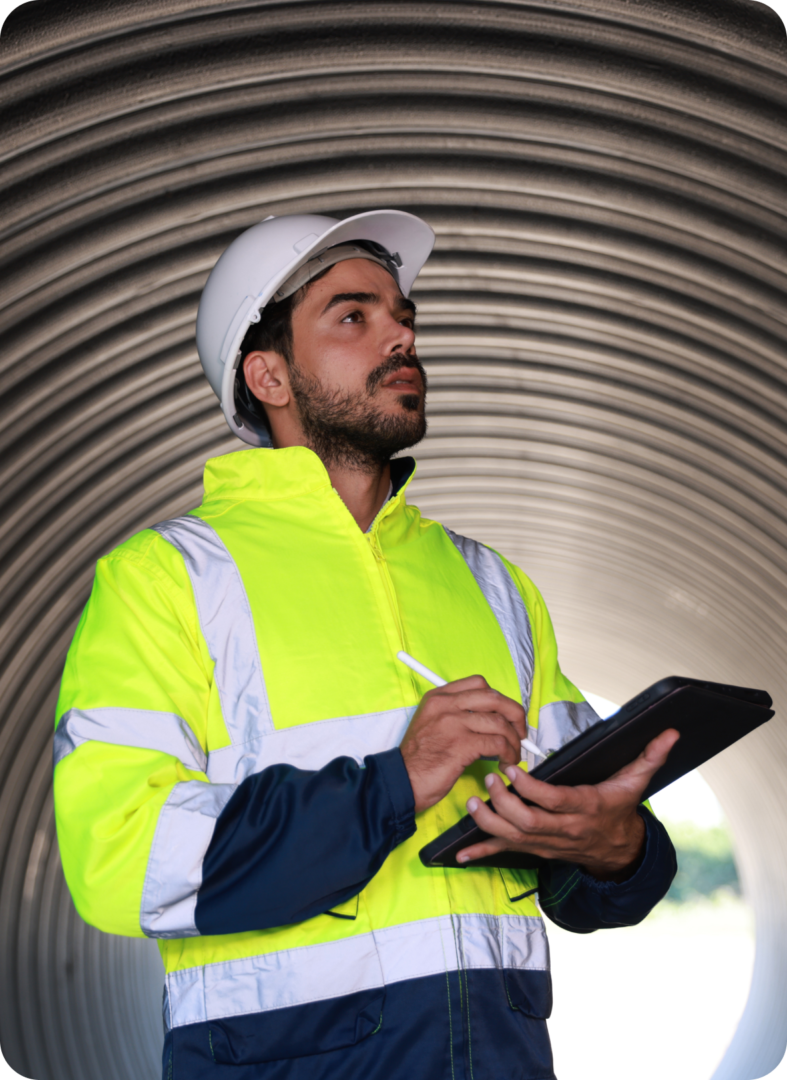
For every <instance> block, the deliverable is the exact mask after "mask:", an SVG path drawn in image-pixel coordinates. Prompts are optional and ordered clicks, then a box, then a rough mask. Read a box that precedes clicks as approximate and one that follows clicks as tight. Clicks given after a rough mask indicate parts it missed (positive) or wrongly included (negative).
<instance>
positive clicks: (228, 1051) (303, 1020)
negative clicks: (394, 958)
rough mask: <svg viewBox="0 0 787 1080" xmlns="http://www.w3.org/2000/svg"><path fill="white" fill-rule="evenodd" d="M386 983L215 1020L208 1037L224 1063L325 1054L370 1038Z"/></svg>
mask: <svg viewBox="0 0 787 1080" xmlns="http://www.w3.org/2000/svg"><path fill="white" fill-rule="evenodd" d="M384 1001H385V990H384V989H383V988H382V987H379V988H376V989H373V990H366V991H360V992H358V993H355V994H348V995H346V996H344V997H339V998H332V999H329V1000H328V1001H317V1002H310V1003H309V1004H308V1005H295V1006H291V1007H290V1008H286V1009H273V1010H271V1011H270V1012H265V1013H257V1014H254V1015H249V1016H239V1017H237V1016H236V1017H232V1018H228V1019H224V1020H212V1021H211V1022H210V1023H209V1024H208V1038H209V1041H210V1049H211V1053H212V1055H213V1060H214V1061H215V1062H216V1063H217V1064H219V1065H247V1064H254V1063H257V1062H259V1063H262V1062H266V1061H281V1060H282V1059H288V1060H289V1059H292V1058H299V1057H308V1056H310V1055H312V1054H324V1053H327V1052H328V1051H329V1050H340V1049H343V1048H347V1047H351V1046H354V1045H355V1044H356V1043H360V1042H363V1040H364V1039H367V1038H369V1036H370V1035H373V1034H374V1033H375V1031H376V1030H377V1029H378V1028H379V1027H380V1025H381V1023H382V1012H383V1003H384Z"/></svg>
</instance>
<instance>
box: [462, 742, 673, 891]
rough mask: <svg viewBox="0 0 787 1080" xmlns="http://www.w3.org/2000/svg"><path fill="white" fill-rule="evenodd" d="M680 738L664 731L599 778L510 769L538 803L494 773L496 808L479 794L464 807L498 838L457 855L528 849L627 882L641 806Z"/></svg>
mask: <svg viewBox="0 0 787 1080" xmlns="http://www.w3.org/2000/svg"><path fill="white" fill-rule="evenodd" d="M679 738H680V735H679V733H678V732H677V731H675V730H674V729H672V728H670V729H669V730H668V731H663V732H662V733H661V735H659V736H658V737H657V738H655V739H653V741H652V742H650V743H648V745H647V746H646V747H645V749H644V750H643V752H642V753H641V754H640V756H639V757H638V758H636V759H635V760H634V761H632V762H631V764H630V765H627V766H626V767H625V768H623V769H621V770H620V771H619V772H617V773H615V775H614V776H611V777H610V778H609V780H605V781H604V782H603V783H601V784H594V785H589V784H587V785H581V786H577V787H560V786H557V785H554V784H545V783H544V782H543V781H542V780H536V779H535V777H532V776H528V774H527V773H526V772H524V770H522V769H520V768H516V767H514V766H511V767H509V768H507V769H506V770H505V772H506V775H507V776H508V778H509V780H510V781H511V784H512V787H513V788H514V789H515V791H517V792H518V793H519V795H521V796H523V798H526V799H528V800H529V801H530V802H531V803H535V804H536V805H534V806H528V805H526V804H525V803H523V802H522V800H521V799H518V798H517V797H516V795H514V794H513V792H511V791H509V790H508V789H507V788H506V785H505V784H504V783H503V781H502V780H501V779H500V777H499V776H496V775H495V774H494V773H490V774H489V775H488V776H487V777H486V785H487V787H488V789H489V794H490V797H491V800H492V804H493V806H494V808H495V810H496V811H497V813H495V812H494V811H492V809H491V808H490V807H488V806H486V805H485V804H484V803H483V802H482V801H481V799H477V798H472V799H468V802H467V809H468V811H469V812H470V814H471V816H472V818H473V820H474V821H475V823H476V825H478V826H479V828H481V829H483V830H484V832H487V833H489V834H490V835H491V836H492V837H493V839H491V840H485V841H483V842H482V843H480V844H473V845H472V846H471V847H467V848H465V849H464V850H463V851H462V852H460V854H459V855H458V856H457V859H458V861H460V862H467V861H470V860H472V859H480V858H483V857H484V856H486V855H494V854H495V853H497V852H498V851H526V852H530V853H531V854H533V855H541V856H542V857H543V858H545V859H564V860H565V861H566V862H573V863H578V864H579V865H580V866H581V867H582V869H583V870H585V871H586V873H588V874H591V875H592V876H593V877H595V878H597V879H598V880H599V881H624V880H625V879H626V878H627V877H629V876H630V874H631V872H632V870H633V868H634V867H635V866H636V863H637V860H638V859H639V856H640V854H641V851H642V847H643V844H644V843H645V823H644V822H643V820H642V818H641V817H640V815H639V814H638V813H637V807H638V805H639V804H640V802H641V801H642V795H643V793H644V791H645V789H646V788H647V786H648V784H649V783H650V778H651V777H652V776H653V774H654V773H655V772H656V770H657V769H660V768H661V766H662V765H663V764H664V763H665V761H666V760H667V755H668V754H669V752H670V750H671V749H672V747H673V746H674V745H675V743H676V742H677V741H678V739H679Z"/></svg>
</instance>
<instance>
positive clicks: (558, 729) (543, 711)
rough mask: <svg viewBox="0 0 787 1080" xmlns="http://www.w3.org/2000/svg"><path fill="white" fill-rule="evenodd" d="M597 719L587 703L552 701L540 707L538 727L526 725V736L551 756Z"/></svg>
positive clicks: (596, 714)
mask: <svg viewBox="0 0 787 1080" xmlns="http://www.w3.org/2000/svg"><path fill="white" fill-rule="evenodd" d="M599 719H600V718H599V715H598V713H597V712H596V710H595V709H594V708H593V706H592V705H589V704H588V703H587V701H553V702H552V703H551V704H550V705H542V706H541V708H540V709H539V711H538V727H537V728H531V727H530V726H529V725H528V735H529V736H530V738H532V739H534V740H535V743H536V746H538V747H539V748H540V749H541V750H543V751H544V753H545V754H551V753H552V752H553V751H555V750H559V749H560V747H561V746H563V745H564V744H565V743H567V742H570V740H571V739H574V738H576V736H577V735H581V734H582V732H583V731H587V729H588V728H589V727H592V726H593V724H597V723H598V721H599Z"/></svg>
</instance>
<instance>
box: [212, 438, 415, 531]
mask: <svg viewBox="0 0 787 1080" xmlns="http://www.w3.org/2000/svg"><path fill="white" fill-rule="evenodd" d="M414 473H415V461H414V460H413V458H411V457H405V458H397V459H396V460H395V461H392V462H391V480H392V483H393V495H392V496H391V498H390V500H389V502H388V503H386V506H390V505H391V504H392V503H394V502H403V501H404V500H403V499H401V500H399V499H397V496H398V495H399V494H402V493H403V492H404V490H405V488H406V487H407V486H408V484H409V483H410V480H411V479H412V478H413V475H414ZM204 483H205V502H214V501H219V502H222V501H224V500H230V501H232V502H239V501H245V500H247V499H254V500H257V501H264V502H268V501H272V500H275V499H292V498H296V497H297V496H299V495H305V494H308V493H311V492H317V491H319V490H320V489H325V491H326V492H329V491H330V490H331V478H330V476H329V475H328V472H327V470H326V468H325V466H324V465H323V463H322V461H321V460H320V459H319V458H318V457H317V455H316V454H315V453H314V452H313V451H312V450H309V449H307V448H306V447H305V446H288V447H286V448H284V449H283V450H271V449H268V448H265V449H257V450H235V451H233V452H231V453H229V454H223V455H222V456H221V457H216V458H211V459H210V460H209V461H208V462H206V464H205V476H204ZM383 509H385V507H383ZM378 517H379V515H378Z"/></svg>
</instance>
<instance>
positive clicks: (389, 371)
mask: <svg viewBox="0 0 787 1080" xmlns="http://www.w3.org/2000/svg"><path fill="white" fill-rule="evenodd" d="M403 367H409V368H415V370H416V371H417V372H418V373H419V375H420V376H421V379H422V380H423V384H424V393H426V372H425V371H424V366H423V364H422V363H421V361H420V360H419V359H418V357H417V356H405V355H404V353H392V354H391V355H390V356H389V357H388V359H387V360H384V361H383V363H382V364H380V365H379V366H378V367H376V368H375V369H374V371H372V372H370V373H369V375H368V376H367V379H366V392H367V393H368V394H373V393H374V392H375V390H376V389H377V387H378V386H379V385H380V383H381V382H382V381H383V379H385V378H387V377H388V376H389V375H393V374H394V372H395V371H399V370H400V369H401V368H403Z"/></svg>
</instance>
